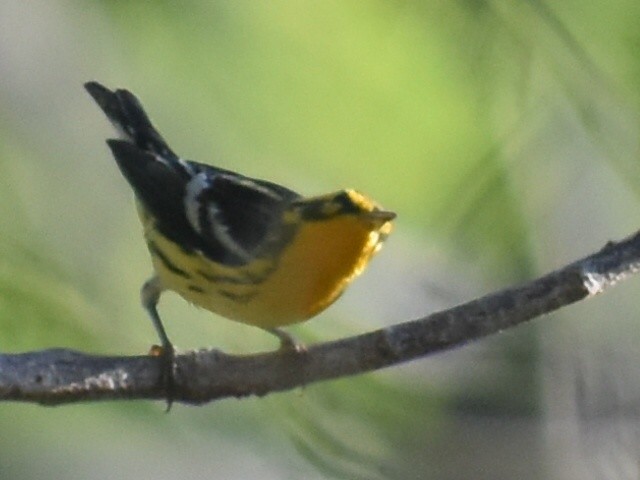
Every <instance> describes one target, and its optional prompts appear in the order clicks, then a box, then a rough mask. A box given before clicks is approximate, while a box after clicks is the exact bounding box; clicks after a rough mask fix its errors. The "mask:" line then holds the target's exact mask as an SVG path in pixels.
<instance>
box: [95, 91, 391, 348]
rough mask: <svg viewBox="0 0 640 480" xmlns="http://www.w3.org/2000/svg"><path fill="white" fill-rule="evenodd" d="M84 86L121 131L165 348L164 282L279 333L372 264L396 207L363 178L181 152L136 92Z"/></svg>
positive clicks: (149, 290) (114, 143) (122, 157)
mask: <svg viewBox="0 0 640 480" xmlns="http://www.w3.org/2000/svg"><path fill="white" fill-rule="evenodd" d="M85 88H86V89H87V91H88V92H89V93H90V94H91V96H92V97H93V98H94V100H95V101H96V102H97V103H98V105H99V106H100V108H101V109H102V110H103V111H104V113H105V114H106V115H107V117H108V118H109V120H110V121H111V122H112V123H113V124H114V126H115V127H116V128H117V130H118V131H119V133H120V139H118V140H116V139H110V140H107V144H108V145H109V147H110V148H111V151H112V153H113V156H114V157H115V160H116V162H117V164H118V167H120V170H121V171H122V173H123V175H124V176H125V178H126V179H127V181H128V182H129V184H130V185H131V187H132V188H133V191H134V192H135V196H136V199H137V206H138V213H139V216H140V219H141V222H142V225H143V229H144V237H145V240H146V243H147V246H148V249H149V253H150V254H151V260H152V262H153V268H154V270H155V273H154V275H153V276H152V277H151V278H150V279H149V280H148V281H147V282H146V283H145V284H144V286H143V287H142V292H141V296H142V303H143V305H144V307H145V309H146V310H147V311H148V312H149V315H150V316H151V319H152V321H153V324H154V326H155V328H156V330H157V332H158V335H159V336H160V339H161V341H162V346H163V349H164V350H166V351H168V352H171V354H173V353H172V352H173V346H172V344H171V342H170V341H169V338H168V336H167V334H166V332H165V329H164V327H163V325H162V322H161V320H160V317H159V315H158V312H157V303H158V300H159V297H160V294H161V293H162V291H164V290H173V291H175V292H177V293H179V294H180V295H181V296H182V297H184V298H185V299H186V300H187V301H189V302H191V303H193V304H195V305H198V306H200V307H203V308H206V309H207V310H210V311H212V312H214V313H217V314H219V315H222V316H223V317H226V318H229V319H231V320H236V321H239V322H243V323H246V324H250V325H255V326H257V327H260V328H262V329H265V330H268V331H270V332H272V333H274V334H276V335H277V336H278V337H279V338H280V340H281V342H282V344H283V346H295V344H294V341H293V339H292V337H290V336H289V335H288V334H287V333H285V332H284V331H282V330H280V329H279V328H278V327H280V326H283V325H288V324H292V323H296V322H301V321H303V320H306V319H308V318H310V317H313V316H314V315H316V314H317V313H319V312H321V311H322V310H324V309H325V308H327V307H328V306H329V305H331V304H332V303H333V302H334V301H335V300H336V299H337V298H338V297H339V296H340V294H341V293H342V292H343V290H344V289H345V287H346V286H347V285H348V284H349V283H350V282H351V281H352V280H353V279H354V278H355V277H356V276H358V275H359V274H360V273H361V272H362V270H363V269H364V268H365V266H366V265H367V263H368V262H369V260H370V259H371V257H372V256H373V255H374V254H375V253H376V252H377V251H378V250H379V249H380V247H381V245H382V242H383V241H384V240H385V238H386V237H387V235H388V234H389V232H390V231H391V227H392V224H391V220H393V218H394V217H395V214H394V213H392V212H389V211H386V210H382V209H381V208H380V207H379V206H378V205H377V204H376V203H374V202H373V201H371V200H370V199H369V198H367V197H366V196H364V195H362V194H360V193H358V192H356V191H354V190H341V191H338V192H335V193H330V194H327V195H321V196H317V197H302V196H301V195H299V194H298V193H296V192H294V191H292V190H289V189H288V188H285V187H283V186H280V185H278V184H275V183H271V182H268V181H265V180H256V179H253V178H249V177H245V176H243V175H240V174H238V173H235V172H231V171H229V170H224V169H221V168H217V167H212V166H209V165H204V164H202V163H197V162H193V161H188V160H184V159H182V158H180V157H179V156H178V155H176V154H175V153H174V152H173V151H172V150H171V148H169V146H168V145H167V143H166V142H165V141H164V139H163V138H162V136H161V135H160V134H159V133H158V131H157V130H156V129H155V128H154V127H153V125H152V124H151V122H150V120H149V117H148V116H147V114H146V113H145V111H144V110H143V108H142V106H141V104H140V102H139V101H138V99H137V98H136V97H135V96H134V95H133V94H132V93H130V92H128V91H127V90H115V91H111V90H109V89H107V88H105V87H104V86H102V85H100V84H99V83H96V82H89V83H86V84H85Z"/></svg>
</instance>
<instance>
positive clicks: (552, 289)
mask: <svg viewBox="0 0 640 480" xmlns="http://www.w3.org/2000/svg"><path fill="white" fill-rule="evenodd" d="M638 270H640V232H639V233H636V234H634V235H633V236H631V237H629V238H627V239H625V240H622V241H620V242H617V243H613V242H610V243H609V244H607V245H606V246H605V247H604V248H603V249H602V250H600V251H599V252H597V253H595V254H593V255H591V256H588V257H586V258H584V259H582V260H579V261H577V262H575V263H572V264H570V265H568V266H566V267H564V268H561V269H559V270H557V271H555V272H552V273H549V274H547V275H545V276H543V277H540V278H538V279H536V280H534V281H532V282H529V283H527V284H525V285H522V286H519V287H514V288H509V289H505V290H502V291H499V292H496V293H493V294H490V295H487V296H484V297H482V298H479V299H477V300H473V301H471V302H468V303H465V304H463V305H459V306H456V307H454V308H451V309H449V310H445V311H442V312H437V313H434V314H431V315H429V316H427V317H424V318H420V319H418V320H412V321H408V322H405V323H400V324H398V325H394V326H390V327H388V328H384V329H381V330H376V331H373V332H370V333H366V334H363V335H358V336H355V337H350V338H346V339H343V340H338V341H334V342H327V343H322V344H317V345H312V346H310V347H309V348H308V350H307V351H306V352H303V353H296V352H294V351H277V352H271V353H262V354H257V355H246V356H245V355H242V356H238V355H227V354H224V353H222V352H220V351H217V350H199V351H194V352H186V353H183V354H180V355H178V356H177V358H176V362H177V371H176V390H177V391H176V396H175V400H176V401H181V402H184V403H193V404H200V403H205V402H209V401H212V400H216V399H219V398H225V397H243V396H247V395H266V394H267V393H270V392H276V391H282V390H288V389H291V388H295V387H299V386H302V385H308V384H310V383H314V382H318V381H321V380H329V379H333V378H339V377H345V376H348V375H356V374H360V373H364V372H369V371H372V370H377V369H380V368H383V367H388V366H391V365H395V364H398V363H401V362H406V361H409V360H412V359H415V358H418V357H423V356H426V355H429V354H432V353H435V352H439V351H441V350H445V349H450V348H453V347H457V346H460V345H464V344H466V343H467V342H470V341H472V340H477V339H479V338H482V337H485V336H487V335H490V334H492V333H496V332H499V331H501V330H504V329H506V328H510V327H513V326H516V325H518V324H520V323H523V322H526V321H528V320H530V319H532V318H535V317H538V316H540V315H543V314H545V313H549V312H552V311H554V310H557V309H559V308H560V307H563V306H566V305H570V304H571V303H574V302H577V301H579V300H582V299H584V298H587V297H590V296H593V295H595V294H598V293H601V292H603V291H604V290H606V289H607V288H609V287H611V286H613V285H615V284H616V283H617V282H619V281H621V280H623V279H625V278H626V277H628V276H629V275H631V274H633V273H636V272H638ZM161 367H162V366H161V362H160V359H159V358H158V357H153V356H135V357H106V356H94V355H88V354H85V353H81V352H76V351H71V350H65V349H54V350H44V351H37V352H28V353H21V354H11V355H0V399H1V400H12V401H25V402H37V403H41V404H47V405H56V404H63V403H71V402H79V401H96V400H112V399H164V398H165V397H166V392H164V391H163V387H162V383H161V381H160V379H161V373H162V372H161Z"/></svg>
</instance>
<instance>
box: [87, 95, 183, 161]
mask: <svg viewBox="0 0 640 480" xmlns="http://www.w3.org/2000/svg"><path fill="white" fill-rule="evenodd" d="M84 88H86V90H87V92H89V94H90V95H91V96H92V97H93V99H94V100H95V101H96V103H97V104H98V105H99V106H100V108H101V109H102V111H103V112H104V113H105V114H106V115H107V117H108V118H109V120H110V121H111V123H113V125H114V126H115V127H116V129H117V130H118V131H119V132H120V134H121V135H122V137H123V139H125V140H128V141H129V142H131V143H133V144H134V145H136V146H137V147H138V148H140V149H141V150H144V151H147V152H150V153H155V154H156V155H160V156H162V157H164V158H166V159H168V160H174V159H177V158H178V157H177V155H176V154H175V153H174V152H173V151H172V150H171V148H169V145H167V143H166V142H165V141H164V139H163V138H162V135H160V133H159V132H158V131H157V130H156V129H155V127H154V126H153V124H152V123H151V120H149V117H148V116H147V114H146V113H145V111H144V109H143V108H142V105H141V104H140V102H139V101H138V99H137V98H136V96H135V95H133V94H132V93H131V92H129V91H128V90H122V89H118V90H115V91H111V90H109V89H108V88H106V87H104V86H103V85H101V84H99V83H98V82H87V83H85V84H84Z"/></svg>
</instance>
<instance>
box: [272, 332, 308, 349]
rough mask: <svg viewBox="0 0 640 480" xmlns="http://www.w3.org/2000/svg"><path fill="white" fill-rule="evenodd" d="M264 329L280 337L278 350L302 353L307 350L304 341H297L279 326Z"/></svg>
mask: <svg viewBox="0 0 640 480" xmlns="http://www.w3.org/2000/svg"><path fill="white" fill-rule="evenodd" d="M265 330H266V331H267V332H269V333H271V334H273V335H275V336H276V337H278V338H279V339H280V350H285V351H287V350H288V351H294V352H296V353H304V352H306V351H307V347H306V345H305V344H304V343H302V342H299V341H298V340H296V338H295V337H294V336H293V335H291V334H290V333H288V332H285V331H284V330H282V329H281V328H266V329H265Z"/></svg>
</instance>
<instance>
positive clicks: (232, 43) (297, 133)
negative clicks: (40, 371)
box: [0, 0, 640, 479]
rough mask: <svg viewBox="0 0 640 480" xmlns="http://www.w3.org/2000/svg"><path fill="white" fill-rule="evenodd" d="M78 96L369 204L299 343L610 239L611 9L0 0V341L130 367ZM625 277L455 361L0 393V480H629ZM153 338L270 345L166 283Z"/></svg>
mask: <svg viewBox="0 0 640 480" xmlns="http://www.w3.org/2000/svg"><path fill="white" fill-rule="evenodd" d="M87 80H98V81H100V82H102V83H104V84H105V85H107V86H109V87H125V88H128V89H130V90H131V91H133V92H134V93H136V94H137V95H138V96H139V97H140V98H141V99H142V101H143V104H144V105H145V107H146V108H147V110H148V112H149V113H150V114H151V116H152V118H153V119H154V121H155V123H156V124H157V126H158V127H159V129H160V130H161V132H163V133H164V135H165V137H166V138H167V140H168V141H169V143H170V144H171V145H172V147H173V148H174V149H175V150H176V151H177V152H179V153H180V154H181V155H182V156H184V157H186V158H190V159H196V160H198V161H201V162H208V163H212V164H215V165H218V166H221V167H224V168H229V169H234V170H238V171H241V172H243V173H245V174H248V175H251V176H256V177H262V178H268V179H270V180H273V181H276V182H279V183H282V184H285V185H288V186H290V187H292V188H294V189H296V190H298V191H300V192H302V193H306V194H310V195H311V194H319V193H323V192H327V191H332V190H336V189H339V188H345V187H353V188H357V189H358V190H361V191H363V192H366V193H367V194H369V195H370V196H372V197H373V198H375V199H376V200H377V201H378V202H380V203H381V204H382V205H384V206H385V207H386V208H388V209H392V210H395V211H396V212H397V213H398V220H397V222H396V230H395V232H394V234H393V235H392V236H391V238H390V239H389V241H388V243H387V244H386V246H385V248H384V249H383V250H382V252H381V254H380V255H379V256H378V257H377V258H376V259H375V260H374V261H373V262H372V265H371V266H370V268H369V269H368V271H367V272H366V274H365V275H364V276H363V277H362V278H361V279H359V280H358V281H357V282H356V283H355V284H354V285H353V286H352V287H351V288H350V290H349V291H348V292H347V293H346V294H345V295H344V297H343V298H342V299H341V300H340V301H339V302H338V303H337V304H336V305H335V306H333V307H331V308H330V309H329V310H328V311H326V312H325V313H323V314H321V315H320V316H319V317H317V318H316V319H313V320H312V321H310V322H308V323H306V324H304V325H300V326H296V327H294V328H292V332H293V333H294V334H296V335H297V336H299V337H300V338H302V339H305V340H306V341H308V342H313V341H322V340H329V339H335V338H340V337H343V336H347V335H351V334H356V333H361V332H363V331H366V330H370V329H373V328H378V327H381V326H385V325H389V324H392V323H396V322H399V321H402V320H407V319H411V318H417V317H419V316H423V315H425V314H428V313H430V312H432V311H435V310H438V309H442V308H447V307H450V306H453V305H455V304H457V303H460V302H462V301H466V300H469V299H471V298H473V297H475V296H478V295H482V294H484V293H487V292H489V291H492V290H495V289H498V288H501V287H505V286H507V285H510V284H513V283H517V282H522V281H524V280H525V279H528V278H531V277H533V276H536V275H538V274H541V273H544V272H546V271H549V270H551V269H553V268H556V267H559V266H561V265H563V264H565V263H568V262H570V261H572V260H574V259H576V258H578V257H580V256H583V255H586V254H588V253H590V252H592V251H595V250H597V249H598V248H600V247H601V246H602V245H604V243H605V242H606V241H607V240H610V239H616V238H620V237H622V236H624V235H626V234H629V233H631V232H632V231H634V230H635V229H636V228H637V227H638V223H639V222H638V220H639V216H638V214H637V204H638V201H637V194H638V187H639V186H640V176H639V174H640V168H639V166H638V165H639V164H638V156H639V152H638V147H639V145H638V106H639V105H638V104H639V100H640V3H638V2H637V1H632V0H614V1H610V2H596V1H577V0H565V1H562V2H560V1H555V2H543V1H538V0H520V1H515V2H514V1H507V0H450V1H437V0H434V1H424V2H418V1H389V2H385V1H370V2H358V1H352V0H349V1H339V0H325V1H323V2H311V1H300V2H293V1H270V2H258V1H249V0H244V1H231V0H229V1H215V2H213V1H191V2H182V3H180V4H177V2H169V1H164V2H162V1H158V2H134V1H129V2H128V1H125V0H120V1H102V2H81V1H72V0H55V1H43V0H40V1H32V2H19V1H17V0H9V1H3V2H2V3H0V350H2V351H6V352H18V351H24V350H32V349H42V348H46V347H52V346H59V347H70V348H77V349H81V350H84V351H88V352H95V353H110V354H138V353H141V352H144V351H146V350H147V349H148V347H149V345H150V344H151V343H153V342H156V337H155V333H154V332H153V330H152V327H151V323H150V322H149V320H148V319H147V318H146V316H145V314H144V312H143V310H142V308H141V307H140V306H139V303H138V290H139V287H140V285H141V283H142V282H143V281H144V280H145V279H146V278H147V277H148V275H149V274H150V272H151V270H150V268H151V267H150V262H149V259H148V255H147V252H146V250H145V246H144V243H143V241H142V240H141V237H140V230H141V228H140V226H139V224H138V220H137V218H136V214H135V211H134V208H133V202H132V195H131V192H130V191H129V188H128V186H127V185H126V183H125V181H124V180H123V178H122V177H121V176H120V174H119V172H118V171H117V168H116V166H115V164H114V163H113V161H112V159H111V157H110V154H109V153H108V151H107V148H106V147H105V145H104V139H105V138H106V137H109V136H111V135H113V132H112V129H111V127H110V125H109V124H108V123H107V122H106V120H105V119H104V118H103V115H102V113H101V112H100V111H99V110H98V108H97V107H96V106H95V105H94V104H93V103H92V101H91V100H90V98H89V97H88V95H87V94H86V93H85V92H84V90H83V88H82V83H83V82H85V81H87ZM639 287H640V284H639V283H638V281H637V280H632V281H629V282H626V283H625V284H623V285H620V286H619V287H618V288H617V289H615V290H614V291H612V292H610V293H607V294H606V295H604V296H602V297H601V298H596V299H594V300H590V301H589V302H585V303H583V304H580V305H577V306H575V307H571V308H569V309H566V310H563V311H562V312H560V313H558V314H556V315H553V316H549V317H546V318H544V319H541V320H537V321H536V322H534V323H533V324H531V325H527V326H522V327H520V328H517V329H514V330H512V331H508V332H505V333H503V334H501V335H499V336H496V337H494V338H490V339H486V340H483V341H481V342H478V343H475V344H473V345H470V346H467V347H465V348H463V349H458V350H455V351H451V352H447V353H443V354H439V355H437V356H435V357H430V358H426V359H423V360H420V361H416V362H413V363H411V364H409V365H405V366H401V367H396V368H392V369H388V370H386V371H382V372H376V373H372V374H368V375H366V376H362V377H359V378H349V379H344V380H340V381H335V382H330V383H324V384H318V385H313V386H309V387H307V388H305V389H303V390H299V391H295V392H289V393H283V394H277V395H271V396H268V397H266V398H262V399H245V400H241V401H237V400H225V401H220V402H216V403H214V404H211V405H207V406H203V407H199V408H194V407H185V406H182V405H175V406H174V408H173V410H172V412H171V414H170V415H165V414H164V413H163V408H164V406H163V405H162V404H161V403H151V402H113V403H97V404H87V405H71V406H64V407H58V408H44V407H38V406H33V405H21V404H8V403H4V404H1V405H0V431H2V434H1V435H0V478H2V479H32V478H65V479H87V478H96V479H122V478H141V479H144V478H149V479H151V478H153V479H169V478H181V479H195V478H220V479H245V478H260V479H281V478H288V479H294V478H295V479H297V478H310V479H313V478H318V479H324V478H346V479H382V478H402V479H404V478H407V479H419V478H434V479H459V478H474V479H514V478H518V479H549V478H551V479H588V478H638V476H639V473H638V472H639V467H638V465H639V463H640V461H639V458H638V455H640V454H639V453H638V452H639V451H640V448H639V445H640V422H639V419H640V416H639V412H640V405H639V404H638V400H639V399H640V389H639V388H638V387H637V385H640V382H639V380H640V375H639V373H638V372H637V371H636V370H637V369H636V368H635V365H638V364H639V362H638V361H637V360H638V358H637V353H636V350H637V349H636V348H635V346H636V345H637V342H638V333H637V331H638V329H637V328H635V325H636V323H637V317H638V313H639V311H640V308H639V306H638V302H637V291H638V288H639ZM160 308H161V314H162V315H163V318H164V321H165V325H166V327H167V329H168V331H169V333H170V335H171V337H172V339H173V340H174V341H175V342H176V344H177V345H178V346H179V347H182V348H197V347H204V346H210V345H213V346H216V347H219V348H222V349H223V350H225V351H229V352H254V351H260V350H265V349H272V348H275V347H276V345H275V344H274V341H273V339H272V338H270V337H269V336H268V335H265V334H264V333H263V332H261V331H259V330H257V329H252V328H250V327H246V326H243V325H239V324H235V323H232V322H228V321H226V320H223V319H219V318H216V317H215V316H213V315H211V314H210V313H207V312H203V311H198V310H197V309H195V308H193V307H190V306H189V305H187V304H186V303H185V302H183V301H182V300H181V299H179V298H177V297H176V296H175V295H172V294H167V295H165V296H164V297H163V299H162V302H161V305H160Z"/></svg>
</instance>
